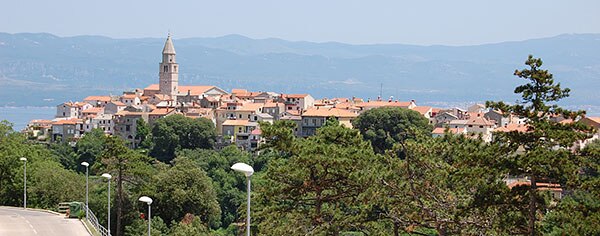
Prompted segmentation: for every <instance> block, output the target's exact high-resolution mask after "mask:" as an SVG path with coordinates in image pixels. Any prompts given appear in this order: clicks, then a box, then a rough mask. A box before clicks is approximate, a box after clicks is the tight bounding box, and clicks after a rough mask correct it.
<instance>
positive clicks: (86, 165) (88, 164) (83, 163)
mask: <svg viewBox="0 0 600 236" xmlns="http://www.w3.org/2000/svg"><path fill="white" fill-rule="evenodd" d="M81 165H82V166H85V167H88V166H90V163H87V162H85V161H84V162H82V163H81Z"/></svg>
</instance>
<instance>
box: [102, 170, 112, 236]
mask: <svg viewBox="0 0 600 236" xmlns="http://www.w3.org/2000/svg"><path fill="white" fill-rule="evenodd" d="M102 177H104V178H106V179H108V215H107V218H108V228H107V229H108V235H110V179H111V178H112V176H111V175H110V174H109V173H104V174H102Z"/></svg>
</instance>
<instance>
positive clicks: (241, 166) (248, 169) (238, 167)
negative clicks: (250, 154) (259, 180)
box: [231, 162, 254, 177]
mask: <svg viewBox="0 0 600 236" xmlns="http://www.w3.org/2000/svg"><path fill="white" fill-rule="evenodd" d="M231 169H232V170H235V171H238V172H242V173H244V175H246V177H250V176H252V174H254V169H253V168H252V166H249V165H248V164H246V163H241V162H238V163H235V164H233V165H232V166H231Z"/></svg>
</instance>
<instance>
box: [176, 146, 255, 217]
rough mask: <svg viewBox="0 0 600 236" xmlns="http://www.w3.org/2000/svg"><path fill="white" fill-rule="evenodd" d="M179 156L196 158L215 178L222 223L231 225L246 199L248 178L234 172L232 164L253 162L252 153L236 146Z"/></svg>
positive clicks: (181, 152) (178, 154)
mask: <svg viewBox="0 0 600 236" xmlns="http://www.w3.org/2000/svg"><path fill="white" fill-rule="evenodd" d="M177 156H178V157H187V158H189V159H191V160H194V161H195V162H196V163H197V164H198V165H199V166H200V167H201V168H202V170H204V171H205V172H206V173H207V175H208V176H209V177H210V178H211V179H212V180H213V184H214V189H215V191H216V192H217V199H218V201H219V205H220V207H221V225H222V226H223V227H227V226H229V225H230V224H231V223H233V222H235V221H236V220H237V210H238V208H239V206H240V205H241V204H242V203H243V202H244V201H245V199H246V195H245V193H246V190H245V189H246V179H245V177H244V176H243V175H239V174H238V173H234V171H233V170H231V168H230V167H231V166H232V165H233V164H235V163H237V162H244V163H249V164H252V161H251V157H250V154H249V153H248V152H244V151H241V150H239V149H238V148H237V147H236V146H228V147H225V148H223V149H222V150H221V151H219V152H217V151H214V150H202V149H196V150H189V149H185V150H182V151H180V152H178V153H177Z"/></svg>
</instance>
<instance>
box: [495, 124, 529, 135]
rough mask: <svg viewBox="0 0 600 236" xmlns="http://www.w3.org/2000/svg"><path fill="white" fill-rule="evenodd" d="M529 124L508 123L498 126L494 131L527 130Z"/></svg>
mask: <svg viewBox="0 0 600 236" xmlns="http://www.w3.org/2000/svg"><path fill="white" fill-rule="evenodd" d="M528 128H529V126H528V125H525V124H508V125H505V126H502V127H499V128H496V129H495V130H494V131H496V132H511V131H517V132H521V133H524V132H527V130H528Z"/></svg>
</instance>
